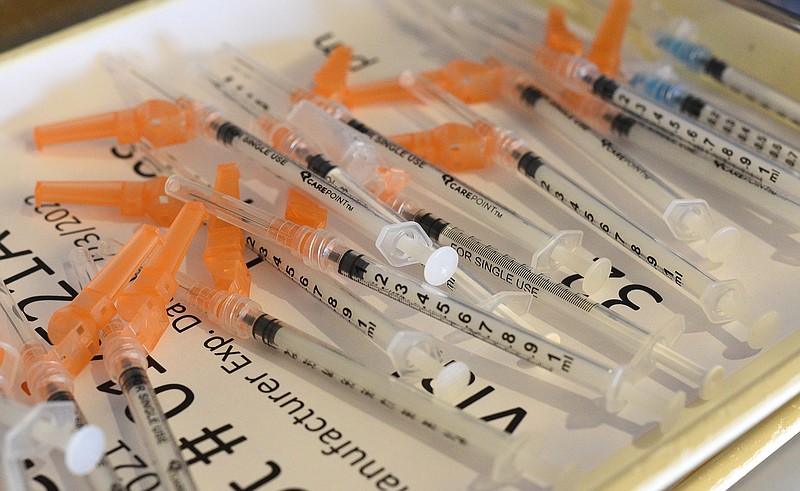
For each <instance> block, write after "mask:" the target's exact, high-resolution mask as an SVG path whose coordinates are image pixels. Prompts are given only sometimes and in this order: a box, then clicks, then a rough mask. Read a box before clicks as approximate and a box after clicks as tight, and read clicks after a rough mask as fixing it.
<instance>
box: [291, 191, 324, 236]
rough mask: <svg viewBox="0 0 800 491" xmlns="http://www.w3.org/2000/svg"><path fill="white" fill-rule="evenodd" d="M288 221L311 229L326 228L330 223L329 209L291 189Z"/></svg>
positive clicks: (304, 194)
mask: <svg viewBox="0 0 800 491" xmlns="http://www.w3.org/2000/svg"><path fill="white" fill-rule="evenodd" d="M284 218H286V220H288V221H290V222H292V223H296V224H298V225H307V226H309V227H311V228H315V229H320V228H325V225H327V223H328V209H327V208H325V207H324V206H321V205H320V204H319V203H318V202H317V201H315V200H313V199H311V198H309V197H308V195H307V194H306V193H304V192H302V191H300V190H298V189H296V188H293V187H292V188H289V191H288V193H287V194H286V211H285V212H284Z"/></svg>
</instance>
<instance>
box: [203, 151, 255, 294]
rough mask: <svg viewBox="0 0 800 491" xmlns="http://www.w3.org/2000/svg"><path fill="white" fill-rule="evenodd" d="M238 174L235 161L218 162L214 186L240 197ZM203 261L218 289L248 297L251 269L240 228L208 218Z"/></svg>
mask: <svg viewBox="0 0 800 491" xmlns="http://www.w3.org/2000/svg"><path fill="white" fill-rule="evenodd" d="M240 176H241V174H240V173H239V168H238V167H237V166H236V164H233V163H231V164H221V165H219V166H217V176H216V179H215V181H214V189H216V190H217V191H219V192H221V193H225V194H227V195H228V196H232V197H234V198H236V199H239V177H240ZM203 264H205V265H206V269H207V270H208V272H209V273H211V278H212V279H213V280H214V286H216V287H217V289H218V290H223V291H227V292H231V293H238V294H240V295H244V296H246V297H247V296H250V283H251V279H250V270H249V269H247V263H246V262H245V260H244V236H243V235H242V231H241V230H240V229H239V227H237V226H235V225H231V224H230V223H228V222H225V221H223V220H220V219H219V218H217V217H211V218H209V219H208V235H207V238H206V248H205V250H204V251H203Z"/></svg>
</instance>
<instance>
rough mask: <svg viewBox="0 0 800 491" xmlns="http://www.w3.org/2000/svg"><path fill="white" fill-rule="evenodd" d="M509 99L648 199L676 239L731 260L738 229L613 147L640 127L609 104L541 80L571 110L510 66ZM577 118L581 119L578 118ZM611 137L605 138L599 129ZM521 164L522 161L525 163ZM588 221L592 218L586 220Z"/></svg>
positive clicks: (506, 92) (507, 74) (719, 258)
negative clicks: (615, 138) (615, 139)
mask: <svg viewBox="0 0 800 491" xmlns="http://www.w3.org/2000/svg"><path fill="white" fill-rule="evenodd" d="M504 70H505V71H504V74H505V78H506V80H505V81H504V86H503V90H502V93H503V96H504V98H506V99H507V100H510V101H513V103H515V104H517V105H520V106H522V107H524V108H528V109H533V110H534V111H536V113H537V114H539V115H540V116H542V117H543V118H545V119H546V120H547V121H548V123H549V124H552V125H554V126H555V127H556V128H557V129H559V130H561V131H563V132H564V133H565V134H568V135H570V140H571V141H573V142H575V143H577V144H578V145H579V146H580V147H581V148H583V149H584V150H585V151H586V152H588V153H591V155H592V156H593V158H595V159H596V160H597V161H598V162H600V163H602V164H605V165H604V167H605V168H606V169H608V170H609V171H611V172H612V173H613V174H614V175H615V176H616V177H617V178H618V179H619V180H620V181H621V182H623V183H624V184H625V185H627V186H628V188H629V189H631V191H633V192H635V193H636V194H637V195H639V196H640V197H642V199H643V200H644V201H645V202H646V203H648V204H650V205H651V206H652V207H653V209H654V211H656V212H657V213H659V214H660V215H661V216H662V218H663V219H664V221H665V223H666V224H667V226H668V227H669V229H670V231H671V232H672V234H673V236H675V238H677V239H679V240H685V241H694V240H700V239H702V240H705V255H706V256H707V257H708V258H709V259H711V260H712V261H715V262H722V261H725V260H727V259H729V258H730V257H731V256H732V255H733V254H734V252H736V249H737V248H738V245H739V243H740V241H741V234H740V233H739V231H738V229H736V228H735V227H732V226H725V227H717V226H715V224H714V220H713V218H712V215H711V209H710V207H709V206H708V203H706V202H705V200H701V199H692V198H688V197H684V196H683V195H680V194H679V193H677V192H676V191H675V190H674V189H672V188H671V187H669V186H668V185H667V184H666V183H664V182H663V181H662V180H661V179H659V178H658V176H656V175H654V174H652V173H651V172H650V171H649V170H647V169H646V168H645V167H644V166H642V165H641V164H640V163H639V162H637V161H635V160H633V159H632V158H631V157H629V156H628V155H626V153H625V152H624V151H623V150H621V149H620V148H618V147H617V146H616V145H615V144H614V143H612V142H611V141H610V140H609V139H608V138H607V136H610V135H613V134H620V133H624V132H625V131H627V130H628V128H629V127H630V126H631V124H634V122H633V121H632V120H631V119H630V117H629V116H626V115H624V114H621V113H620V112H619V110H617V109H614V108H612V107H611V106H610V105H609V104H608V103H606V102H604V101H601V100H600V99H598V98H595V97H591V96H589V95H583V96H581V95H579V94H575V93H574V92H572V91H564V90H563V88H561V87H554V86H553V83H552V81H549V80H548V79H549V77H548V76H547V75H546V74H542V76H541V77H537V85H538V84H539V82H540V81H542V82H544V84H543V86H545V87H548V89H547V91H548V93H549V94H551V95H553V97H554V98H555V100H556V101H557V102H558V103H559V104H563V105H564V106H566V107H568V108H569V112H568V111H565V110H564V109H562V108H561V107H559V106H556V105H555V104H554V103H552V102H550V100H548V99H547V97H546V96H545V95H544V94H543V93H542V92H541V91H540V90H539V89H538V88H536V87H537V86H535V85H532V83H531V79H530V78H529V77H526V76H524V75H521V74H520V73H519V72H518V71H517V70H515V69H513V68H511V67H508V66H506V67H505V69H504ZM571 113H575V114H578V115H579V118H580V119H578V118H576V117H575V116H573V115H572V114H571ZM592 128H595V129H596V130H597V131H600V132H602V133H604V134H605V136H601V135H600V134H598V133H597V132H596V131H595V130H593V129H592ZM520 162H521V160H520ZM586 218H587V219H588V217H586Z"/></svg>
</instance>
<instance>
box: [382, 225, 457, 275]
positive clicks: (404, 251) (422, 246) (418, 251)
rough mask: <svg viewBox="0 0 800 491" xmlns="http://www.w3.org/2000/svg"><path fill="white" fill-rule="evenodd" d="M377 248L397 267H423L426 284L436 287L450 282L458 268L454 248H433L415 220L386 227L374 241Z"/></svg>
mask: <svg viewBox="0 0 800 491" xmlns="http://www.w3.org/2000/svg"><path fill="white" fill-rule="evenodd" d="M375 247H376V248H377V249H378V250H379V251H380V252H381V254H383V256H384V257H385V258H386V260H387V261H388V262H389V264H391V265H392V266H394V267H400V266H407V265H409V264H416V263H420V264H424V265H425V270H424V276H425V281H427V282H428V283H430V284H431V285H434V286H438V285H441V284H443V283H444V282H446V281H447V280H449V279H450V277H451V276H453V273H454V272H455V270H456V267H457V266H458V254H457V253H456V251H455V249H453V248H452V247H446V246H445V247H439V248H434V245H433V241H432V240H431V239H430V237H428V235H427V234H426V233H425V231H424V230H423V229H422V226H421V225H420V224H419V223H417V222H413V221H412V222H403V223H391V224H388V225H384V227H383V228H382V229H381V231H380V233H379V234H378V238H377V239H375Z"/></svg>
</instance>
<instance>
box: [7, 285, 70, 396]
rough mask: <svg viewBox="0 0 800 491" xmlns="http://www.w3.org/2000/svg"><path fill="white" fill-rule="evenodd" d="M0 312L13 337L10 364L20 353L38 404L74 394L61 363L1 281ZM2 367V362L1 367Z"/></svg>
mask: <svg viewBox="0 0 800 491" xmlns="http://www.w3.org/2000/svg"><path fill="white" fill-rule="evenodd" d="M0 310H2V314H0V315H2V316H4V317H5V319H3V321H5V322H3V323H4V324H5V325H6V327H7V332H8V333H9V334H10V336H9V342H10V343H11V344H10V346H9V347H10V348H11V349H9V350H8V356H9V361H11V360H12V359H13V353H14V352H16V353H18V356H19V368H20V370H21V372H22V373H23V374H24V377H25V381H26V383H27V385H28V390H29V391H30V393H31V395H33V397H34V398H35V400H37V401H39V402H44V401H47V400H49V399H50V398H51V397H52V396H54V395H55V394H59V393H62V392H65V393H70V394H71V393H72V392H73V388H74V385H73V382H72V376H71V375H70V374H69V372H68V371H67V369H66V368H65V367H64V365H63V364H62V363H61V360H60V357H59V356H58V354H57V353H55V351H53V349H52V348H50V347H49V346H48V345H47V344H45V342H44V340H43V339H42V338H40V337H39V336H38V335H37V334H36V332H35V331H34V330H33V326H32V325H31V324H30V322H29V321H28V320H27V319H26V318H25V317H24V316H23V315H22V312H20V310H19V308H18V307H17V304H16V302H15V301H14V298H13V297H12V296H11V293H10V292H9V291H8V288H7V287H6V285H5V283H3V281H2V280H0ZM0 341H2V336H0ZM0 348H2V343H0ZM2 364H3V363H2V362H0V365H2ZM0 385H2V382H0Z"/></svg>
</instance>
